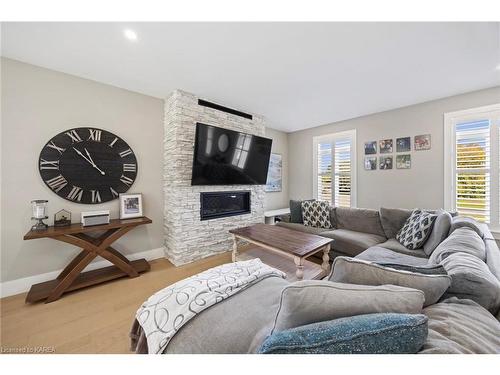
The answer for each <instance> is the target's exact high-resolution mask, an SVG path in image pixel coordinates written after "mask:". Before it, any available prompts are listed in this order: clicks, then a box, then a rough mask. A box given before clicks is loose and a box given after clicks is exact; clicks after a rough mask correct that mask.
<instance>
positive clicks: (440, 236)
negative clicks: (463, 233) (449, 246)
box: [424, 209, 452, 256]
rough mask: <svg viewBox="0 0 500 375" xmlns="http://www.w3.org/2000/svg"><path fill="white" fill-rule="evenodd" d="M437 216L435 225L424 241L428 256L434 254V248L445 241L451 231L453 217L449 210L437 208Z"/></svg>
mask: <svg viewBox="0 0 500 375" xmlns="http://www.w3.org/2000/svg"><path fill="white" fill-rule="evenodd" d="M436 214H437V217H436V221H435V222H434V225H433V226H432V231H431V233H430V234H429V237H428V238H427V241H425V243H424V252H425V254H427V255H428V256H429V255H431V254H432V252H433V251H434V249H435V248H436V247H438V245H439V244H440V243H441V242H443V241H444V240H445V239H446V237H448V232H449V231H450V226H451V221H452V217H451V215H450V213H449V212H447V211H445V210H441V209H440V210H437V212H436Z"/></svg>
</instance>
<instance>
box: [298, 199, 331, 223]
mask: <svg viewBox="0 0 500 375" xmlns="http://www.w3.org/2000/svg"><path fill="white" fill-rule="evenodd" d="M302 218H303V220H304V225H305V226H308V227H316V228H325V229H331V228H332V223H331V221H330V204H329V203H328V202H324V201H303V202H302Z"/></svg>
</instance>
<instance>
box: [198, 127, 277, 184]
mask: <svg viewBox="0 0 500 375" xmlns="http://www.w3.org/2000/svg"><path fill="white" fill-rule="evenodd" d="M271 144H272V140H271V139H268V138H263V137H258V136H256V135H251V134H247V133H240V132H237V131H233V130H228V129H223V128H219V127H216V126H211V125H205V124H201V123H197V124H196V139H195V144H194V158H193V174H192V178H191V185H265V183H266V178H267V169H268V167H269V157H270V155H271Z"/></svg>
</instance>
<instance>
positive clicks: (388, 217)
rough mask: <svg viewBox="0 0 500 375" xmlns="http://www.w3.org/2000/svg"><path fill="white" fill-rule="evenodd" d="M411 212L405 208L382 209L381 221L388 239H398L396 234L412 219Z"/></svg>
mask: <svg viewBox="0 0 500 375" xmlns="http://www.w3.org/2000/svg"><path fill="white" fill-rule="evenodd" d="M411 211H412V210H407V209H404V208H386V207H381V208H380V221H381V223H382V227H383V228H384V233H385V236H386V237H387V238H396V234H397V233H398V232H399V230H400V229H401V228H403V225H404V224H405V222H406V220H407V219H408V218H409V217H410V215H411Z"/></svg>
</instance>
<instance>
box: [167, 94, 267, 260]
mask: <svg viewBox="0 0 500 375" xmlns="http://www.w3.org/2000/svg"><path fill="white" fill-rule="evenodd" d="M196 122H201V123H204V124H207V125H214V126H219V127H222V128H226V129H231V130H236V131H241V132H244V133H249V134H254V135H259V136H264V132H265V125H264V118H263V117H262V116H258V115H253V118H252V119H251V120H250V119H246V118H244V117H241V116H237V115H232V114H229V113H225V112H222V111H219V110H216V109H212V108H208V107H203V106H200V105H198V98H197V97H196V96H195V95H193V94H189V93H187V92H184V91H181V90H176V91H174V92H173V93H172V94H171V95H170V96H169V97H168V98H167V99H165V119H164V154H163V159H164V167H163V177H164V178H163V181H164V182H163V184H164V196H165V206H164V218H165V219H164V230H165V255H166V257H167V259H168V260H170V261H171V262H172V263H173V264H175V265H176V266H178V265H182V264H185V263H190V262H193V261H195V260H198V259H201V258H205V257H207V256H210V255H214V254H217V253H221V252H225V251H229V250H231V248H232V242H231V236H230V235H229V233H228V231H229V230H230V229H232V228H238V227H242V226H246V225H251V224H255V223H262V222H264V194H265V193H264V186H261V185H258V186H256V185H231V186H226V185H224V186H191V171H192V165H193V152H194V140H195V130H196ZM214 191H250V195H251V197H250V201H251V212H250V213H249V214H244V215H239V216H230V217H224V218H217V219H213V220H204V221H201V220H200V193H201V192H214Z"/></svg>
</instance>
